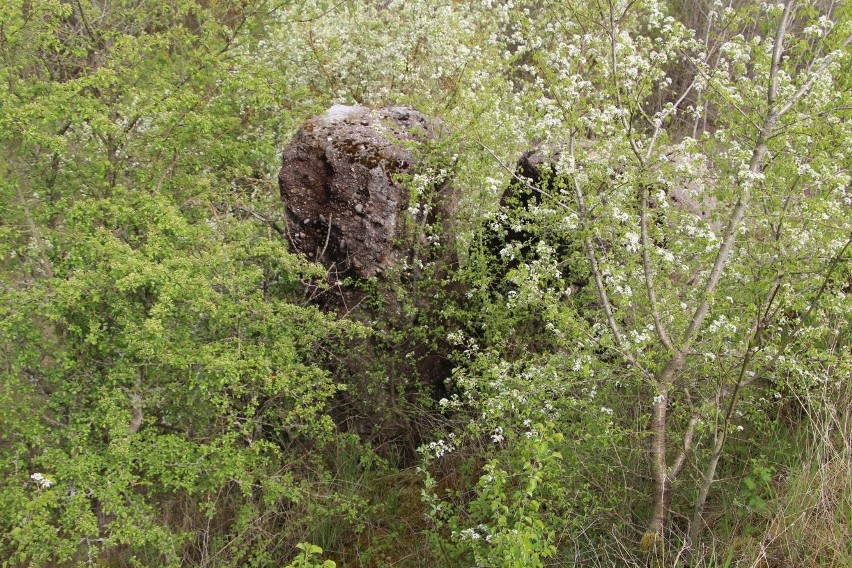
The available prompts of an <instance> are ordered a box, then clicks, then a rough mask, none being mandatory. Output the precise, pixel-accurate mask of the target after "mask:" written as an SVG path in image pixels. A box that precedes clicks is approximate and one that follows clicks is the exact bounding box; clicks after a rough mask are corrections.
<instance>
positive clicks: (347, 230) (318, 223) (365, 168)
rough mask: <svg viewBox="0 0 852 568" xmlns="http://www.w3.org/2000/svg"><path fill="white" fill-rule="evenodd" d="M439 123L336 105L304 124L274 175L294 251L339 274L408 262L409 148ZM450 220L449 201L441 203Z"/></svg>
mask: <svg viewBox="0 0 852 568" xmlns="http://www.w3.org/2000/svg"><path fill="white" fill-rule="evenodd" d="M438 128H439V123H436V122H435V121H432V120H430V119H428V118H427V117H426V116H425V115H423V114H422V113H420V112H418V111H416V110H414V109H411V108H407V107H389V108H380V109H369V108H366V107H361V106H343V105H335V106H333V107H331V108H330V109H329V110H328V111H327V112H326V113H325V114H323V115H320V116H317V117H315V118H312V119H310V120H308V121H307V122H306V123H305V124H304V125H303V126H302V127H301V128H300V129H299V131H298V132H297V133H296V135H295V137H294V139H293V141H292V142H291V143H290V145H288V146H287V148H285V150H284V154H283V166H282V168H281V171H280V173H279V175H278V182H279V187H280V189H281V197H282V198H283V200H284V203H285V204H286V206H287V214H288V218H289V225H290V232H291V234H290V239H291V242H292V244H293V246H294V247H295V248H296V249H297V250H298V251H300V252H302V253H304V254H305V255H306V256H307V257H308V258H310V259H311V260H315V261H317V262H320V263H322V264H323V265H325V266H326V267H328V268H330V269H331V270H332V272H336V275H337V276H357V277H360V278H372V277H375V276H379V275H381V274H383V273H384V272H385V271H386V270H387V269H388V268H390V267H392V266H395V265H397V264H399V263H400V262H402V261H403V260H405V259H406V257H407V256H408V255H409V254H410V252H411V247H412V243H411V242H406V239H405V238H403V236H404V233H405V226H404V225H405V223H406V222H407V221H408V220H409V219H410V217H407V216H406V210H407V209H408V207H409V189H408V187H406V185H404V183H403V181H404V179H405V178H406V177H407V176H410V175H412V174H413V173H415V167H416V162H417V157H416V156H415V155H414V151H413V150H412V148H413V147H416V146H418V145H422V144H423V143H426V142H428V141H430V140H434V139H435V137H436V136H437V129H438ZM438 209H439V210H440V211H439V212H440V213H443V214H444V215H446V216H449V214H450V213H451V210H450V209H451V200H444V202H443V203H441V204H439V207H438Z"/></svg>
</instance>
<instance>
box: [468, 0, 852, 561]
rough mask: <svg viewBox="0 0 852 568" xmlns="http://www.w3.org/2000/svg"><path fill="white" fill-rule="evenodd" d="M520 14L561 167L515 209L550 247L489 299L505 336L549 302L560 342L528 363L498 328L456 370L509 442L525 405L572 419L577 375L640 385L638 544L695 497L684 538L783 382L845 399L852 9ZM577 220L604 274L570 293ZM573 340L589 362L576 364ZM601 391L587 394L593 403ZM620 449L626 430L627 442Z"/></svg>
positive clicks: (527, 74)
mask: <svg viewBox="0 0 852 568" xmlns="http://www.w3.org/2000/svg"><path fill="white" fill-rule="evenodd" d="M506 26H507V27H508V28H509V29H510V30H512V32H511V37H512V43H513V49H514V50H515V52H514V54H513V57H514V61H515V62H516V65H517V68H518V69H519V70H520V71H521V72H522V73H523V74H524V75H523V80H522V81H519V82H518V84H519V88H520V89H522V90H523V91H524V93H525V98H523V99H522V103H524V104H526V106H525V112H527V113H529V115H531V116H537V117H538V120H537V121H536V122H535V123H534V124H532V125H531V130H532V132H537V133H538V135H539V136H540V137H541V139H542V140H543V141H544V146H545V147H550V148H553V149H554V150H553V152H554V161H555V174H554V176H553V177H552V178H551V179H550V181H549V183H547V184H544V185H540V186H539V187H537V188H536V190H537V191H538V192H539V193H540V195H541V200H542V204H541V205H540V206H536V207H534V208H530V209H529V210H528V213H527V214H526V217H525V218H523V219H521V220H516V221H515V222H516V223H519V224H524V223H526V225H527V226H528V228H530V230H532V231H533V232H534V234H535V235H537V238H538V239H539V242H538V247H539V250H538V251H537V254H536V255H535V256H534V259H533V260H531V261H530V260H529V259H527V262H525V263H524V264H522V265H520V266H519V267H518V268H517V269H515V270H513V271H511V272H510V273H509V276H508V278H509V279H510V280H511V281H512V282H513V285H514V286H515V288H514V289H513V290H511V291H509V292H508V296H506V297H505V298H500V299H499V301H500V302H503V301H507V302H508V303H507V304H506V307H505V308H508V309H509V311H508V312H506V311H505V308H504V309H503V311H501V313H500V315H499V317H497V316H488V314H489V313H492V312H490V311H489V310H491V308H490V307H489V306H490V305H491V304H490V303H491V302H493V301H494V296H493V294H491V295H490V296H489V297H490V298H491V300H486V301H485V302H486V303H485V305H484V306H481V307H480V309H481V310H483V313H485V314H486V316H485V317H486V318H489V317H490V319H487V321H488V322H490V323H487V324H486V329H487V327H488V325H496V326H498V329H499V333H498V334H497V335H498V336H504V337H505V336H506V334H509V335H511V334H514V333H517V332H518V329H519V328H518V326H517V324H518V321H517V320H512V319H508V318H511V317H512V316H511V314H514V313H516V310H517V307H518V306H519V304H523V303H525V304H526V309H527V311H528V312H529V310H539V312H538V314H539V316H540V317H542V318H543V319H544V320H545V323H546V328H547V329H548V330H549V332H550V334H551V337H550V340H549V342H550V346H549V347H548V348H547V349H549V350H551V355H549V356H539V357H538V359H539V362H538V363H533V360H531V359H530V358H527V359H526V363H524V364H520V365H519V363H518V362H514V363H512V366H513V367H514V368H515V369H518V367H521V368H525V369H526V370H525V371H523V374H522V375H521V378H518V379H514V380H513V379H511V378H510V377H511V375H512V373H513V372H517V370H515V371H513V370H512V368H511V367H508V366H507V364H508V363H507V361H506V360H505V358H506V357H507V351H506V347H507V345H506V340H503V342H502V343H499V341H498V344H499V345H501V347H500V348H499V349H500V352H501V355H499V356H495V355H494V354H493V351H492V352H490V353H485V354H482V355H480V363H479V364H478V365H482V366H484V368H485V370H484V371H483V368H482V367H481V366H477V367H476V368H477V370H476V371H475V372H472V373H471V374H470V375H467V374H466V373H460V374H459V378H460V380H461V381H462V382H463V384H464V385H466V388H467V389H468V392H469V393H470V392H475V393H477V394H476V395H475V396H474V397H473V398H474V399H475V400H477V401H478V402H477V404H479V405H480V406H481V407H484V408H485V409H486V414H485V415H486V416H489V417H490V418H489V419H490V420H491V423H492V424H494V425H499V426H496V427H497V428H499V432H500V433H499V437H500V442H501V443H502V441H503V438H504V436H507V434H506V433H505V432H504V429H505V428H506V422H507V421H509V420H511V419H510V418H509V417H510V416H511V415H513V414H520V415H521V416H520V417H521V419H526V422H525V423H526V424H529V419H530V418H532V419H533V420H542V421H545V420H546V421H548V423H550V424H552V427H553V428H555V430H556V431H561V432H565V431H566V430H565V424H566V423H565V420H566V415H568V414H569V412H570V414H571V415H576V414H574V413H575V412H576V407H577V404H578V403H579V399H580V398H581V397H585V398H588V397H589V396H592V397H595V396H597V397H601V394H599V391H605V392H606V395H605V396H606V400H607V401H608V402H606V403H605V405H604V406H602V407H601V409H600V410H601V412H603V411H604V410H606V411H607V414H608V413H609V412H610V410H609V409H610V407H613V406H614V407H617V408H621V409H622V410H623V411H627V410H628V409H630V408H631V405H629V404H625V399H624V397H625V395H627V394H628V393H635V395H636V396H637V398H636V399H635V400H636V402H635V406H633V408H632V409H631V413H632V412H635V413H636V414H634V415H633V419H634V420H635V424H638V425H641V426H642V427H641V428H639V429H638V430H634V431H632V432H629V431H628V432H625V431H624V430H619V431H618V432H616V431H614V430H611V431H610V436H611V438H612V440H615V439H620V440H623V441H626V440H629V439H632V440H633V441H635V442H637V443H638V447H644V448H646V453H645V458H644V460H645V461H644V463H645V464H646V465H647V468H648V471H649V472H650V475H651V479H652V484H651V490H650V495H649V496H648V499H649V500H650V509H649V511H648V514H647V517H646V528H645V530H644V537H643V538H642V539H641V544H642V548H643V549H645V550H654V549H656V547H657V545H658V544H659V543H660V542H661V540H662V539H664V538H667V537H668V535H670V534H671V533H670V532H669V531H670V529H673V527H670V525H669V520H670V516H671V513H672V511H673V510H676V511H677V512H678V514H679V515H683V516H684V518H686V517H688V518H690V522H689V523H687V524H686V525H684V524H680V525H679V527H680V529H679V530H682V531H683V533H682V534H681V538H680V542H682V543H683V551H689V549H690V547H692V546H696V545H697V544H698V540H699V537H700V534H701V529H702V527H703V526H704V510H705V505H706V502H707V498H708V495H709V493H710V490H711V488H712V486H713V484H714V482H715V481H716V479H717V475H718V474H717V470H718V467H719V463H720V460H722V458H723V456H724V454H725V449H726V443H727V442H728V440H729V439H730V438H731V437H732V436H736V437H738V438H740V439H747V436H748V434H749V432H756V431H759V430H760V429H761V428H762V426H761V424H762V423H763V421H764V420H765V418H761V415H762V413H763V412H766V411H768V410H769V409H770V408H771V407H772V404H771V402H772V401H774V400H778V399H780V398H782V397H785V396H795V397H800V398H801V399H807V400H809V401H811V403H813V404H817V402H816V400H813V399H811V397H810V394H809V393H815V392H817V391H819V390H820V389H823V388H825V389H826V390H825V393H826V394H827V393H828V392H833V393H834V394H832V395H829V396H828V397H827V398H826V399H824V400H822V401H821V403H828V404H829V405H832V404H833V402H831V401H832V400H833V399H834V398H835V397H838V398H839V399H840V400H842V393H841V391H840V390H836V389H841V388H842V380H840V375H838V374H837V372H839V370H840V369H841V368H845V363H841V361H842V356H841V355H840V353H841V351H842V349H843V348H841V347H839V346H838V344H837V341H838V340H839V339H840V337H842V335H843V333H844V331H843V330H844V329H845V326H846V325H848V323H846V322H847V320H846V318H845V316H840V314H841V313H848V312H846V310H848V305H846V302H847V299H846V291H844V290H843V286H842V285H841V284H840V283H841V282H844V278H845V276H842V275H844V274H848V267H847V265H846V264H845V259H846V258H847V256H848V251H849V249H850V236H852V225H850V222H849V219H850V217H849V211H850V210H849V207H850V186H849V180H850V177H849V165H850V163H849V161H848V141H849V139H850V138H849V135H850V132H849V106H848V105H849V99H848V97H849V90H848V88H849V84H848V81H849V78H848V69H849V63H850V50H849V44H850V42H851V41H852V35H850V34H852V22H850V19H849V13H848V11H844V9H843V8H841V7H837V6H834V5H826V6H821V5H797V3H796V2H793V1H792V0H791V1H789V2H786V3H785V4H783V5H782V4H779V5H774V4H772V5H761V4H747V5H743V6H742V7H740V8H738V9H734V8H731V7H728V8H725V7H724V6H723V5H722V4H721V3H718V2H717V3H715V4H713V5H712V6H710V7H709V10H708V12H707V13H706V17H705V19H704V22H703V23H702V26H701V28H700V29H696V30H693V29H688V28H687V27H685V26H684V25H683V24H681V23H680V22H679V21H678V20H677V19H676V18H675V17H674V16H672V15H669V14H667V13H666V10H665V8H664V7H663V6H662V5H661V4H659V3H657V2H644V3H633V2H616V1H612V2H601V3H594V4H592V5H580V4H577V3H572V2H567V3H560V4H559V5H555V4H546V5H542V4H540V3H536V5H535V6H533V5H530V6H526V7H519V9H518V10H517V11H515V12H512V13H511V14H510V15H509V17H508V19H507V23H506ZM498 215H505V214H504V213H499V214H498ZM504 218H505V217H504ZM572 240H573V242H574V243H575V244H576V246H577V247H578V248H581V250H582V256H583V258H584V261H585V265H586V269H587V270H588V278H589V280H590V282H591V284H590V288H591V289H592V290H593V292H594V293H593V297H588V296H586V297H585V298H584V297H583V296H582V295H581V296H580V297H577V298H576V299H575V300H574V301H573V302H571V303H569V306H570V307H563V308H555V307H554V306H558V305H560V302H562V305H563V306H564V305H565V304H564V301H563V300H560V299H559V296H560V294H563V291H562V289H559V288H558V286H559V284H558V282H559V277H560V276H564V273H566V272H567V271H569V270H574V271H575V272H577V271H578V270H579V271H582V270H583V268H577V258H576V257H572V258H570V259H569V258H566V257H565V256H564V250H565V249H564V246H563V247H562V249H560V247H559V245H558V243H560V242H562V243H565V242H571V241H572ZM513 254H514V253H513V252H512V250H511V247H509V248H506V249H504V250H503V251H501V255H503V256H504V257H505V256H506V255H513ZM560 254H561V255H563V256H561V257H560ZM554 275H556V278H555V279H554ZM482 290H484V289H482ZM569 292H570V290H569ZM484 293H485V294H486V295H489V294H490V293H488V292H484ZM563 297H564V296H563ZM841 306H846V307H841ZM498 309H499V308H498ZM838 310H839V311H838ZM528 312H527V313H528ZM507 313H508V314H509V315H507ZM524 317H527V318H528V316H524ZM838 317H839V319H838ZM495 322H498V323H495ZM486 340H487V337H486ZM492 341H493V339H492ZM841 341H842V340H841ZM467 345H468V352H469V351H470V349H471V348H473V349H479V348H480V346H479V345H478V344H474V343H473V341H472V340H471V341H469V342H468V344H467ZM817 345H818V346H821V347H822V349H823V350H822V351H820V355H819V357H817V358H816V359H811V358H812V357H813V353H814V349H815V348H816V346H817ZM490 347H491V349H493V343H492V345H491V346H490ZM528 348H529V346H528ZM569 355H570V358H572V359H576V363H574V364H572V365H565V364H564V363H561V364H560V362H559V361H560V360H562V359H565V358H566V357H567V356H569ZM495 359H496V360H495ZM483 361H489V363H483ZM817 361H819V362H817ZM829 361H830V363H829ZM817 369H820V370H819V371H818V370H817ZM551 373H552V376H551ZM497 376H502V377H504V378H503V379H499V380H495V378H494V377H497ZM483 377H492V378H490V379H487V380H483ZM510 385H511V386H510ZM522 385H523V386H522ZM531 385H536V386H531ZM628 385H630V386H628ZM533 392H537V393H538V394H531V393H533ZM542 398H543V399H548V398H549V399H550V401H551V402H549V403H545V404H544V405H543V406H539V405H540V404H542V402H541V401H542ZM566 398H567V399H568V400H569V401H570V402H571V403H572V404H573V405H575V410H574V411H569V409H568V408H566V405H565V403H564V400H565V399H566ZM560 399H562V402H559V400H560ZM533 401H536V402H533ZM614 401H616V402H614ZM518 402H521V403H523V406H524V407H525V408H517V407H516V403H518ZM599 406H601V405H600V404H599V403H596V402H591V403H589V402H588V401H587V402H586V403H584V404H583V405H582V406H581V408H582V409H583V410H582V413H581V414H582V415H583V418H581V419H582V420H589V418H588V417H589V414H590V413H592V412H595V409H596V408H597V407H599ZM559 407H561V409H559ZM554 408H557V409H556V410H554ZM764 416H765V415H764ZM569 423H570V422H569ZM628 425H629V422H622V426H628ZM521 429H522V430H526V432H527V434H528V435H529V433H530V432H531V431H532V430H531V429H530V428H529V427H527V428H521ZM537 434H538V433H537ZM610 441H611V440H606V441H605V437H604V438H600V439H598V442H597V443H600V444H602V446H603V447H600V448H599V449H600V450H604V448H605V447H606V446H610V444H609V442H610ZM619 452H620V450H618V449H616V448H613V447H611V446H610V448H609V455H610V456H611V459H621V458H616V455H615V454H618V453H619ZM568 453H569V451H568V450H562V451H561V455H562V456H565V455H566V454H568ZM625 453H626V454H627V455H629V452H625ZM686 466H688V467H686ZM685 467H686V469H685ZM684 477H685V479H684ZM686 496H689V498H690V499H691V501H692V502H691V505H690V506H688V508H687V509H686V510H685V511H684V510H682V509H680V507H683V506H684V497H686ZM674 503H679V504H678V505H675V504H674ZM459 534H461V533H459Z"/></svg>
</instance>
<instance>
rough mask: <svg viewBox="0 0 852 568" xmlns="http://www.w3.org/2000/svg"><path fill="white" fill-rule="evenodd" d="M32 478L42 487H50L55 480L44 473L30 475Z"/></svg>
mask: <svg viewBox="0 0 852 568" xmlns="http://www.w3.org/2000/svg"><path fill="white" fill-rule="evenodd" d="M30 479H32V480H33V481H35V482H36V484H38V486H39V487H40V488H42V489H48V488H49V487H51V486H52V485H53V481H51V480H50V479H48V478H47V477H45V476H44V474H43V473H38V472H36V473H34V474H32V475H31V476H30Z"/></svg>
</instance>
